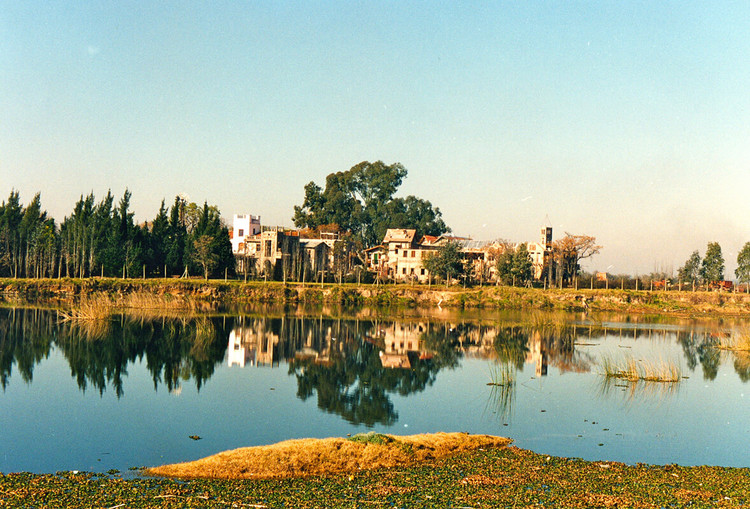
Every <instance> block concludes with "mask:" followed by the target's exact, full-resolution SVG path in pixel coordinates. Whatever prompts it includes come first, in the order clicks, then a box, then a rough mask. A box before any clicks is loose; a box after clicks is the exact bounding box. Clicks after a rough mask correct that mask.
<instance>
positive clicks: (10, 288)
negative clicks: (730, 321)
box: [0, 278, 750, 315]
mask: <svg viewBox="0 0 750 509" xmlns="http://www.w3.org/2000/svg"><path fill="white" fill-rule="evenodd" d="M0 294H1V295H3V296H4V297H5V298H6V299H16V300H23V301H32V302H34V301H36V302H39V301H57V302H62V303H72V302H75V301H77V300H79V299H81V298H82V297H86V296H91V295H97V296H107V297H109V298H113V299H114V298H122V297H124V296H127V295H131V294H142V295H143V294H148V295H150V296H155V297H157V298H158V299H162V300H163V301H164V302H169V301H171V300H174V299H175V298H179V299H191V300H194V301H197V302H212V303H220V304H229V303H240V304H241V303H273V304H327V305H330V304H336V305H345V306H372V307H399V306H408V307H418V308H437V307H441V308H463V309H474V308H488V309H547V310H566V311H585V310H591V311H615V312H628V313H653V314H680V315H700V314H722V315H744V314H750V295H747V294H743V293H720V292H690V291H683V292H679V291H670V292H663V291H662V292H659V291H647V290H640V291H636V290H617V289H610V290H588V289H581V290H574V289H563V290H560V289H547V290H545V289H539V288H537V289H534V288H513V287H507V286H501V287H495V286H485V287H474V288H466V289H465V288H462V287H450V288H446V287H444V286H432V287H429V286H426V285H378V286H374V285H356V284H351V285H349V284H344V285H336V284H326V285H320V284H312V283H308V284H299V283H287V284H284V283H280V282H268V283H265V282H262V281H260V282H258V281H253V282H248V283H243V282H238V281H221V280H212V281H203V280H199V279H190V280H181V279H146V280H142V279H125V280H124V279H100V278H90V279H42V280H37V279H0Z"/></svg>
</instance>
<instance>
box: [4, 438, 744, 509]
mask: <svg viewBox="0 0 750 509" xmlns="http://www.w3.org/2000/svg"><path fill="white" fill-rule="evenodd" d="M0 493H2V494H3V501H2V506H3V507H40V506H58V507H107V508H110V509H113V508H115V507H118V508H119V507H154V506H159V507H254V508H272V507H290V506H291V507H302V508H317V507H347V508H349V507H529V506H537V505H545V506H551V507H643V508H652V507H653V508H656V507H665V506H669V507H675V506H677V507H685V506H690V507H697V508H701V507H744V506H746V504H748V503H750V469H748V468H726V467H711V466H689V467H683V466H678V465H645V464H636V465H626V464H623V463H618V462H611V461H584V460H581V459H577V458H564V457H554V456H549V455H545V454H537V453H534V452H531V451H528V450H524V449H519V448H516V447H513V446H504V447H494V448H480V449H475V450H471V451H463V452H458V453H456V454H453V455H450V456H448V457H443V458H440V459H432V460H427V461H425V462H420V463H417V464H411V465H406V466H395V467H389V468H378V469H372V470H356V471H347V472H341V473H334V474H330V473H328V474H325V475H311V476H305V477H288V478H283V479H241V480H226V479H205V478H199V479H191V480H172V479H165V478H153V477H140V478H131V479H123V478H121V477H120V474H119V473H118V472H110V473H108V474H94V473H87V472H81V473H79V472H75V473H74V472H58V473H56V474H30V473H16V474H0Z"/></svg>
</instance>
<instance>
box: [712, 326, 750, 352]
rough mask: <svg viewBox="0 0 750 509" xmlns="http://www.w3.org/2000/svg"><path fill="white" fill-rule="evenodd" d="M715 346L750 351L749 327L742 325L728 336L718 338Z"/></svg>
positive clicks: (723, 348)
mask: <svg viewBox="0 0 750 509" xmlns="http://www.w3.org/2000/svg"><path fill="white" fill-rule="evenodd" d="M716 348H718V349H720V350H730V351H733V352H750V327H743V328H741V329H739V330H737V331H735V332H734V333H733V334H732V335H730V336H729V337H726V338H722V339H720V340H719V342H718V343H717V344H716Z"/></svg>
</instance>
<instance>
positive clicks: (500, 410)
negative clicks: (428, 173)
mask: <svg viewBox="0 0 750 509" xmlns="http://www.w3.org/2000/svg"><path fill="white" fill-rule="evenodd" d="M344 316H347V317H346V318H332V317H331V316H330V314H328V313H322V312H318V313H317V314H316V313H308V312H303V311H301V310H292V311H287V312H286V313H284V312H278V313H266V314H262V313H261V314H259V313H244V314H242V315H237V316H221V317H210V318H205V317H204V318H185V317H158V318H154V317H132V316H131V317H128V316H122V317H117V318H116V319H113V320H111V321H108V322H97V323H88V324H86V323H79V324H71V323H60V322H59V319H58V316H57V313H56V312H55V311H50V310H41V309H0V384H1V385H2V392H0V472H6V473H7V472H16V471H31V472H40V473H41V472H55V471H59V470H87V471H96V472H103V471H108V470H110V469H117V470H120V471H122V472H123V473H126V472H127V471H128V468H129V467H138V466H145V465H158V464H163V463H171V462H177V461H186V460H191V459H196V458H200V457H203V456H207V455H210V454H213V453H216V452H220V451H223V450H227V449H233V448H237V447H244V446H251V445H263V444H270V443H274V442H278V441H281V440H286V439H290V438H301V437H329V436H345V435H347V434H356V433H361V432H366V431H377V432H383V433H391V434H397V435H398V434H414V433H426V432H436V431H466V432H470V433H487V434H493V435H501V436H507V437H510V438H512V439H513V440H514V441H515V445H517V446H519V447H522V448H526V449H531V450H533V451H537V452H540V453H546V454H551V455H557V456H567V457H580V458H584V459H588V460H615V461H622V462H626V463H637V462H643V463H655V464H666V463H678V464H682V465H702V464H709V465H725V466H742V467H748V466H750V426H749V425H748V423H749V422H750V401H748V399H750V392H748V384H747V381H748V380H750V354H749V353H747V352H738V351H733V350H727V349H725V348H724V347H726V346H727V345H731V344H736V343H737V342H741V341H742V340H744V339H750V326H748V325H747V324H746V323H745V322H742V321H732V320H729V321H727V320H724V321H706V320H704V321H700V322H696V321H689V320H668V319H664V318H662V319H658V320H657V319H648V318H646V317H632V316H630V317H628V316H620V317H611V316H610V317H597V316H584V315H546V314H541V313H538V312H536V313H533V314H520V313H513V314H508V313H499V312H493V313H484V314H481V313H480V314H475V315H471V316H469V315H462V314H458V313H456V312H440V313H437V312H436V314H435V315H434V316H417V315H416V312H414V311H412V312H401V313H400V316H398V317H395V316H392V317H388V316H382V315H381V316H377V314H376V313H371V312H367V311H360V312H359V314H358V316H357V315H354V314H352V315H344ZM628 361H632V362H633V363H635V364H636V365H638V366H640V368H639V369H643V370H644V371H645V372H648V373H650V374H654V373H656V374H659V373H663V372H667V371H669V369H666V368H670V369H671V370H672V372H674V371H675V370H678V371H679V373H678V377H677V380H678V381H676V382H645V381H636V382H628V381H626V380H623V379H618V378H612V377H607V376H605V374H604V373H605V370H607V369H609V370H610V371H611V370H612V368H611V366H612V365H617V364H618V363H625V362H628ZM608 365H609V366H610V368H607V367H606V366H608ZM493 382H494V383H497V384H503V385H488V383H493ZM746 393H747V396H746ZM191 436H192V437H194V438H197V437H200V439H199V440H196V439H194V438H190V437H191Z"/></svg>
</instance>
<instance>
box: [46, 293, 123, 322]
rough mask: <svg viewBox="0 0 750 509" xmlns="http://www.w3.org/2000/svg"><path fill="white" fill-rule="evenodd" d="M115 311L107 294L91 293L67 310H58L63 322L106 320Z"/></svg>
mask: <svg viewBox="0 0 750 509" xmlns="http://www.w3.org/2000/svg"><path fill="white" fill-rule="evenodd" d="M114 311H115V304H114V302H113V301H112V299H110V298H109V297H108V296H107V295H104V294H92V295H89V296H86V297H82V298H81V300H80V301H79V302H78V304H77V305H76V306H75V307H74V308H72V309H70V310H67V311H59V312H58V314H59V316H60V320H61V321H63V322H84V321H95V320H108V319H110V318H111V317H112V314H113V313H114Z"/></svg>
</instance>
